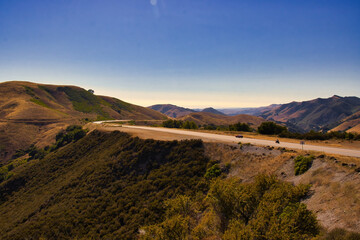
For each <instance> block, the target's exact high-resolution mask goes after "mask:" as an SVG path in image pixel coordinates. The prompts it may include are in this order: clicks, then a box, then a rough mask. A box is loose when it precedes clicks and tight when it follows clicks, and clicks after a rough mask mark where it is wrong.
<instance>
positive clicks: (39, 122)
mask: <svg viewBox="0 0 360 240" xmlns="http://www.w3.org/2000/svg"><path fill="white" fill-rule="evenodd" d="M166 118H167V117H166V116H165V115H163V114H161V113H159V112H157V111H154V110H151V109H148V108H144V107H140V106H136V105H133V104H130V103H126V102H124V101H121V100H119V99H116V98H111V97H105V96H97V95H94V94H93V93H91V92H89V91H87V90H85V89H83V88H80V87H76V86H58V85H46V84H36V83H31V82H19V81H12V82H4V83H0V163H1V162H2V161H6V160H9V159H10V158H11V156H12V155H13V154H14V152H15V150H17V149H24V148H26V147H28V146H29V145H30V144H32V143H37V144H40V145H43V144H46V143H48V141H51V139H53V137H54V134H56V133H57V132H58V131H59V129H61V128H64V127H65V126H67V125H69V124H73V123H79V122H81V121H93V120H103V119H134V120H161V119H166Z"/></svg>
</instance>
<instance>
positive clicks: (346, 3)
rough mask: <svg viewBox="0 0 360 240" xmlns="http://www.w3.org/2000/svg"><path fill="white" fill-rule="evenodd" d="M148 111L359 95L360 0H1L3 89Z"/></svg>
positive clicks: (0, 74)
mask: <svg viewBox="0 0 360 240" xmlns="http://www.w3.org/2000/svg"><path fill="white" fill-rule="evenodd" d="M10 80H23V81H32V82H38V83H51V84H67V85H68V84H70V85H77V86H81V87H84V88H92V89H94V90H95V93H96V94H102V95H110V96H114V97H117V98H119V99H122V100H125V101H128V102H131V103H135V104H139V105H142V106H149V105H152V104H156V103H172V104H177V105H180V106H185V107H208V106H212V107H256V106H264V105H269V104H272V103H286V102H290V101H293V100H297V101H301V100H309V99H312V98H317V97H331V96H332V95H334V94H337V95H341V96H360V1H359V0H353V1H350V0H337V1H335V0H316V1H315V0H291V1H290V0H272V1H269V0H232V1H230V0H217V1H215V0H151V1H150V0H51V1H46V0H42V1H37V0H0V82H3V81H10Z"/></svg>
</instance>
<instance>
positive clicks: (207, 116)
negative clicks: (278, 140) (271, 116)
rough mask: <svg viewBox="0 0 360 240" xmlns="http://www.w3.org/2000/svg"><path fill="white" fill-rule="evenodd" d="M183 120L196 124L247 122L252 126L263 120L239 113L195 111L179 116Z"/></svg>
mask: <svg viewBox="0 0 360 240" xmlns="http://www.w3.org/2000/svg"><path fill="white" fill-rule="evenodd" d="M180 120H183V121H193V122H195V123H196V124H198V125H209V124H213V125H217V126H220V125H229V124H235V123H238V122H242V123H248V124H249V125H251V126H252V127H258V126H260V124H261V123H262V122H264V121H265V120H264V119H263V118H260V117H256V116H251V115H246V114H240V115H236V116H225V115H219V114H214V113H208V112H197V113H191V114H189V115H186V116H185V117H182V118H180Z"/></svg>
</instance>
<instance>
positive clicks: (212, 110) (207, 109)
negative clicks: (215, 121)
mask: <svg viewBox="0 0 360 240" xmlns="http://www.w3.org/2000/svg"><path fill="white" fill-rule="evenodd" d="M201 112H207V113H214V114H219V115H226V114H225V113H223V112H220V111H218V110H216V109H214V108H212V107H209V108H204V109H203V110H202V111H201Z"/></svg>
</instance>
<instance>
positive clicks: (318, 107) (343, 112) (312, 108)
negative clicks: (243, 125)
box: [259, 95, 360, 131]
mask: <svg viewBox="0 0 360 240" xmlns="http://www.w3.org/2000/svg"><path fill="white" fill-rule="evenodd" d="M359 110H360V98H357V97H340V96H336V95H334V96H333V97H331V98H325V99H324V98H317V99H314V100H311V101H304V102H291V103H288V104H282V105H279V106H277V107H275V108H273V109H270V110H268V111H264V112H262V113H261V114H260V115H259V116H261V117H263V118H265V119H266V120H271V121H277V122H281V123H284V124H286V125H287V126H289V127H291V128H293V129H298V130H302V131H309V130H315V131H319V130H324V131H327V130H330V129H333V128H334V127H336V126H337V125H338V124H339V123H340V122H341V121H342V120H343V119H345V118H346V117H349V116H351V115H352V114H354V113H356V112H357V111H359Z"/></svg>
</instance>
